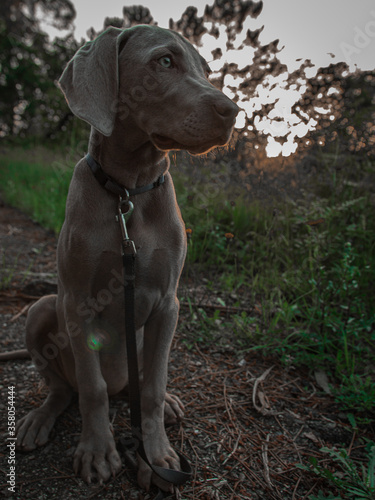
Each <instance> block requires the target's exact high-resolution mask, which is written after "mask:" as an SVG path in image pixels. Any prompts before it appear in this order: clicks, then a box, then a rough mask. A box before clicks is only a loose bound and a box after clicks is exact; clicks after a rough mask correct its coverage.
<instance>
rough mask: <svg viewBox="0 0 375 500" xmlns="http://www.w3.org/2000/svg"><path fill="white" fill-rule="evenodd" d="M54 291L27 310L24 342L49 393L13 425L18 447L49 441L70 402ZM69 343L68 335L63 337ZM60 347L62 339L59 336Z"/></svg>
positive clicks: (26, 448) (30, 448)
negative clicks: (60, 365) (61, 359)
mask: <svg viewBox="0 0 375 500" xmlns="http://www.w3.org/2000/svg"><path fill="white" fill-rule="evenodd" d="M55 338H57V315H56V295H49V296H46V297H43V298H42V299H40V300H39V301H38V302H36V303H35V304H34V305H33V306H32V307H31V308H30V311H29V313H28V317H27V322H26V344H27V348H28V350H29V352H30V354H31V357H32V359H33V361H34V364H35V366H36V367H37V369H38V371H39V373H40V374H41V375H42V376H43V377H44V379H45V381H46V383H47V385H48V387H49V394H48V396H47V398H46V400H45V401H44V403H43V404H42V406H41V407H40V408H37V409H35V410H32V411H30V413H28V414H27V415H26V416H25V417H23V418H22V419H21V420H20V421H19V422H17V425H16V435H17V448H18V449H20V450H23V451H30V450H33V449H35V448H36V447H37V446H42V445H44V444H45V443H46V442H47V441H48V436H49V434H50V432H51V430H52V428H53V426H54V423H55V421H56V418H57V417H58V416H59V415H60V414H61V413H62V412H63V411H64V410H65V408H66V407H67V406H68V405H69V403H70V401H71V398H72V394H73V389H72V388H71V387H70V385H69V384H68V382H67V381H66V380H64V378H63V377H62V374H61V371H60V369H59V368H58V363H57V358H58V356H59V347H58V345H56V344H55V343H54V342H53V341H52V339H55ZM66 342H67V343H68V339H66ZM60 347H61V339H60Z"/></svg>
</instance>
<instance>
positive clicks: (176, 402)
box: [164, 393, 184, 425]
mask: <svg viewBox="0 0 375 500" xmlns="http://www.w3.org/2000/svg"><path fill="white" fill-rule="evenodd" d="M183 418H184V405H183V404H182V401H181V400H180V398H179V397H177V396H175V395H173V394H169V393H167V394H166V395H165V408H164V421H165V423H166V424H168V425H171V424H176V423H177V422H178V421H179V420H182V419H183Z"/></svg>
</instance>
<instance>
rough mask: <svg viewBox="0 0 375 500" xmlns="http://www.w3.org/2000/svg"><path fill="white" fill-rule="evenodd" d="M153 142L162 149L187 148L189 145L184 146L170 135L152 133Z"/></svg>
mask: <svg viewBox="0 0 375 500" xmlns="http://www.w3.org/2000/svg"><path fill="white" fill-rule="evenodd" d="M151 139H152V142H153V143H154V144H155V146H156V147H157V148H158V149H161V150H162V151H171V150H173V149H174V150H176V149H186V148H187V146H184V145H183V144H181V143H180V142H177V141H175V140H174V139H171V138H170V137H166V136H164V135H159V134H152V136H151Z"/></svg>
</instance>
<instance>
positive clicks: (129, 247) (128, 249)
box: [116, 196, 137, 255]
mask: <svg viewBox="0 0 375 500" xmlns="http://www.w3.org/2000/svg"><path fill="white" fill-rule="evenodd" d="M124 209H125V211H124ZM133 210H134V205H133V203H132V202H131V201H129V196H127V198H125V199H123V198H122V197H121V196H120V201H119V204H118V215H117V216H116V221H117V222H119V223H120V227H121V234H122V248H123V252H124V254H125V253H128V254H133V255H136V253H137V250H136V248H135V244H134V241H133V240H131V239H130V238H129V235H128V230H127V227H126V223H127V222H128V220H129V219H130V216H131V214H132V213H133Z"/></svg>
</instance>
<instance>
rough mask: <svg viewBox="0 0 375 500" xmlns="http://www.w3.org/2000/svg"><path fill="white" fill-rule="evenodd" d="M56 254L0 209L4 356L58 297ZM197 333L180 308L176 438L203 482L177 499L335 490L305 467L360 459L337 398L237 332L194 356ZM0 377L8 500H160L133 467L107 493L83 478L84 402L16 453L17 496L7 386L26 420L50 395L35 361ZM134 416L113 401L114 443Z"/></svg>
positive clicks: (50, 243)
mask: <svg viewBox="0 0 375 500" xmlns="http://www.w3.org/2000/svg"><path fill="white" fill-rule="evenodd" d="M55 249H56V240H55V237H54V236H53V234H51V233H48V232H46V231H45V230H44V229H43V228H41V227H40V226H38V225H37V224H34V223H33V222H32V221H30V220H29V219H28V218H27V217H26V216H25V215H23V214H21V213H20V212H19V211H17V210H14V209H12V208H9V207H6V206H4V205H3V204H1V203H0V252H1V253H0V262H1V266H2V269H1V275H0V279H1V283H2V285H3V289H2V290H0V326H1V333H0V349H1V350H2V351H5V350H10V349H14V348H20V347H23V335H24V324H25V309H26V308H27V307H28V306H29V305H30V304H31V303H32V302H33V301H34V300H35V299H36V298H37V297H39V296H42V295H44V294H46V293H51V292H53V291H54V290H55V289H56V266H55ZM189 328H190V326H189V317H188V313H187V312H186V311H184V310H182V314H181V318H180V322H179V327H178V332H177V335H176V339H175V342H174V346H173V350H172V355H171V364H170V370H169V371H170V381H169V389H170V390H171V391H174V392H175V393H177V394H178V395H179V396H180V397H181V399H182V400H183V401H184V404H185V406H186V418H185V420H184V421H183V422H182V423H181V424H180V425H179V426H176V427H171V428H170V429H168V435H169V436H170V439H171V441H172V443H173V444H174V446H175V447H176V448H178V449H182V450H183V451H184V453H185V454H186V455H187V456H188V457H189V458H190V461H191V463H192V466H193V469H194V477H193V480H192V482H191V483H189V484H187V485H186V486H184V487H183V488H181V491H180V494H179V496H178V495H177V496H176V498H182V499H187V500H189V499H202V500H203V499H220V500H225V499H252V500H256V499H258V500H273V499H289V500H302V499H304V498H308V494H309V492H312V491H313V492H314V493H315V494H317V493H318V490H322V491H328V490H327V486H326V485H325V484H324V483H322V482H320V480H318V479H317V478H316V477H315V476H314V475H310V474H309V473H306V472H303V471H301V470H300V469H299V468H298V467H297V466H296V464H298V463H305V464H306V463H307V462H308V457H309V456H314V457H316V458H317V459H318V460H323V459H324V460H327V457H326V456H325V455H324V454H322V453H321V452H320V451H319V450H320V448H321V447H322V446H329V447H332V446H339V447H341V446H344V447H346V448H348V447H349V446H350V447H351V452H352V453H353V454H355V453H357V454H359V455H360V454H361V452H362V451H361V450H362V447H361V443H359V441H357V439H356V436H355V435H353V431H352V429H351V426H350V425H349V423H348V421H347V420H346V417H345V415H343V414H340V412H339V411H338V409H337V406H336V405H335V404H334V402H333V400H332V398H331V397H330V396H328V395H326V394H324V393H322V392H320V391H319V388H318V387H317V386H316V385H315V384H314V383H313V379H312V378H311V377H310V376H309V375H308V374H307V373H303V372H301V371H298V370H296V369H294V368H293V367H290V368H289V369H288V370H287V369H285V368H283V367H282V366H281V365H280V364H279V363H278V362H277V361H275V360H274V359H266V358H263V357H261V356H260V355H259V354H254V353H243V352H242V353H241V352H239V350H238V348H236V347H235V345H234V342H231V337H230V335H229V336H228V335H227V336H226V339H224V340H222V341H220V342H217V341H215V342H212V343H211V344H207V343H206V344H200V345H197V344H194V345H193V346H192V347H191V348H190V349H189V348H188V347H187V346H188V345H190V346H191V344H192V342H191V339H190V336H191V335H190V334H189ZM270 368H272V369H271V371H269V372H267V371H268V370H269V369H270ZM0 374H1V379H0V380H1V383H0V390H1V394H2V397H1V403H0V430H1V432H2V443H1V456H0V458H1V461H2V462H1V466H0V472H1V478H0V490H1V493H0V496H3V495H5V497H9V498H12V499H22V500H24V499H48V500H51V499H61V498H64V499H68V498H69V499H83V498H95V499H132V498H134V499H146V498H147V499H149V498H150V499H151V498H154V497H155V491H152V492H150V494H145V493H143V492H141V491H140V490H139V489H138V487H137V485H136V482H135V473H134V470H132V469H131V468H130V467H129V466H124V468H123V470H122V472H121V473H120V475H119V476H118V477H117V478H115V479H113V480H111V481H109V482H108V483H107V484H106V485H105V486H99V485H97V484H93V485H91V486H87V485H86V484H85V483H84V482H83V481H82V480H81V479H80V478H76V477H75V476H74V475H73V472H72V457H73V453H74V450H75V447H76V445H77V442H78V439H79V432H80V427H81V418H80V415H79V411H78V405H77V403H76V402H75V403H73V404H72V405H71V407H70V408H69V409H68V410H67V411H66V412H65V413H64V414H63V415H62V416H61V417H60V418H59V420H58V422H57V424H56V427H55V429H54V431H53V432H52V436H51V440H50V442H49V443H48V444H47V445H46V446H44V447H43V448H41V449H38V450H36V451H33V452H30V453H27V454H20V453H19V454H17V455H16V464H15V467H16V469H15V472H16V493H15V494H13V493H11V492H9V491H8V486H9V485H8V484H7V476H6V474H7V473H9V467H10V465H9V464H8V458H9V457H8V455H9V449H8V448H7V447H6V437H7V428H6V422H7V402H6V398H7V392H8V387H9V386H12V385H13V386H15V407H16V412H17V418H20V417H21V416H23V415H24V414H25V413H26V412H27V411H29V410H30V409H32V408H34V407H35V406H38V405H40V403H41V401H42V400H43V399H44V397H45V395H46V389H45V387H44V386H43V384H41V383H40V378H39V376H38V374H37V372H36V370H35V368H34V367H33V365H32V364H31V362H30V361H28V360H23V361H14V362H7V363H2V364H1V365H0ZM262 375H263V379H264V380H262ZM254 401H255V403H254ZM256 407H257V408H258V410H257V409H256ZM261 408H262V410H260V409H261ZM128 413H129V412H128V405H127V403H126V402H124V401H122V400H120V399H113V400H111V401H110V415H111V419H112V421H113V425H114V429H115V436H116V439H118V438H119V437H121V436H124V435H127V434H128V432H129V414H128ZM368 437H369V438H371V439H374V436H373V435H372V436H371V435H368ZM327 463H328V462H327V461H326V462H325V464H326V465H327Z"/></svg>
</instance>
